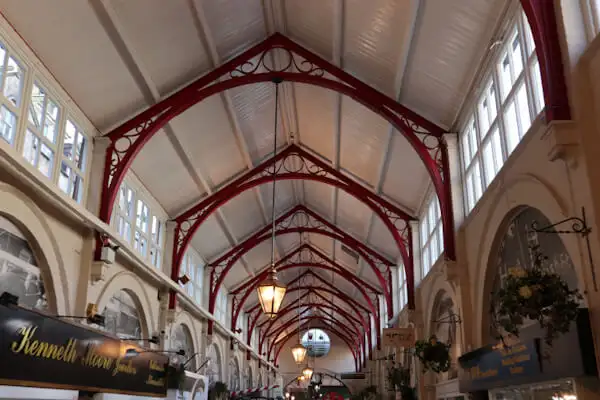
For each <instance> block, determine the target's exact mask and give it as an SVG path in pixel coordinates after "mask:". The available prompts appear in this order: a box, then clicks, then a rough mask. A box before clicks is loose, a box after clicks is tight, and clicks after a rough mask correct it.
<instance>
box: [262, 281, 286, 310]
mask: <svg viewBox="0 0 600 400" xmlns="http://www.w3.org/2000/svg"><path fill="white" fill-rule="evenodd" d="M256 290H257V292H258V300H259V301H260V307H261V308H262V310H263V313H265V315H267V316H268V317H269V318H275V317H276V316H277V312H278V311H279V307H281V303H282V302H283V297H284V296H285V291H286V286H285V285H284V284H283V283H281V282H279V279H277V275H275V273H274V272H271V273H269V276H268V277H267V278H266V279H265V280H263V281H262V282H261V283H260V284H259V285H258V287H257V288H256Z"/></svg>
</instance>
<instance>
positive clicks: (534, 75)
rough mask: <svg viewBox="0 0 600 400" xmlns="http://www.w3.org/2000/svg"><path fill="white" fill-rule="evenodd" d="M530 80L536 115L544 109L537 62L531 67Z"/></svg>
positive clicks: (542, 90)
mask: <svg viewBox="0 0 600 400" xmlns="http://www.w3.org/2000/svg"><path fill="white" fill-rule="evenodd" d="M531 80H532V81H533V82H532V84H533V94H534V97H535V113H536V115H537V114H539V113H540V112H542V110H543V109H544V89H543V87H542V77H541V75H540V64H539V62H538V60H537V58H536V59H535V61H534V62H533V63H532V65H531Z"/></svg>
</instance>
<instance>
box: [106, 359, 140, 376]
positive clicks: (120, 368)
mask: <svg viewBox="0 0 600 400" xmlns="http://www.w3.org/2000/svg"><path fill="white" fill-rule="evenodd" d="M118 373H123V374H128V375H135V374H137V370H136V369H135V367H134V366H133V363H132V360H129V361H128V362H124V361H123V359H121V358H119V359H117V362H116V365H115V369H114V370H113V373H112V375H113V376H115V375H117V374H118Z"/></svg>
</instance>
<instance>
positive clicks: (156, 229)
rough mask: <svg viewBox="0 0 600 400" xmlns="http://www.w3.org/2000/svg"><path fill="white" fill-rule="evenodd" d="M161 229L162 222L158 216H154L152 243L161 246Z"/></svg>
mask: <svg viewBox="0 0 600 400" xmlns="http://www.w3.org/2000/svg"><path fill="white" fill-rule="evenodd" d="M160 228H161V222H160V220H159V219H158V218H156V215H153V216H152V242H153V243H156V244H160Z"/></svg>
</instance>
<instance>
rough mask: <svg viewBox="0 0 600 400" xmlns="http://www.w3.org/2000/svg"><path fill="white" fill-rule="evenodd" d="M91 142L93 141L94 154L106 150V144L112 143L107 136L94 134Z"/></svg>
mask: <svg viewBox="0 0 600 400" xmlns="http://www.w3.org/2000/svg"><path fill="white" fill-rule="evenodd" d="M93 142H94V149H93V152H94V154H97V153H106V150H108V146H110V144H111V143H112V142H111V140H110V139H109V138H107V137H106V136H95V137H94V139H93Z"/></svg>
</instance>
